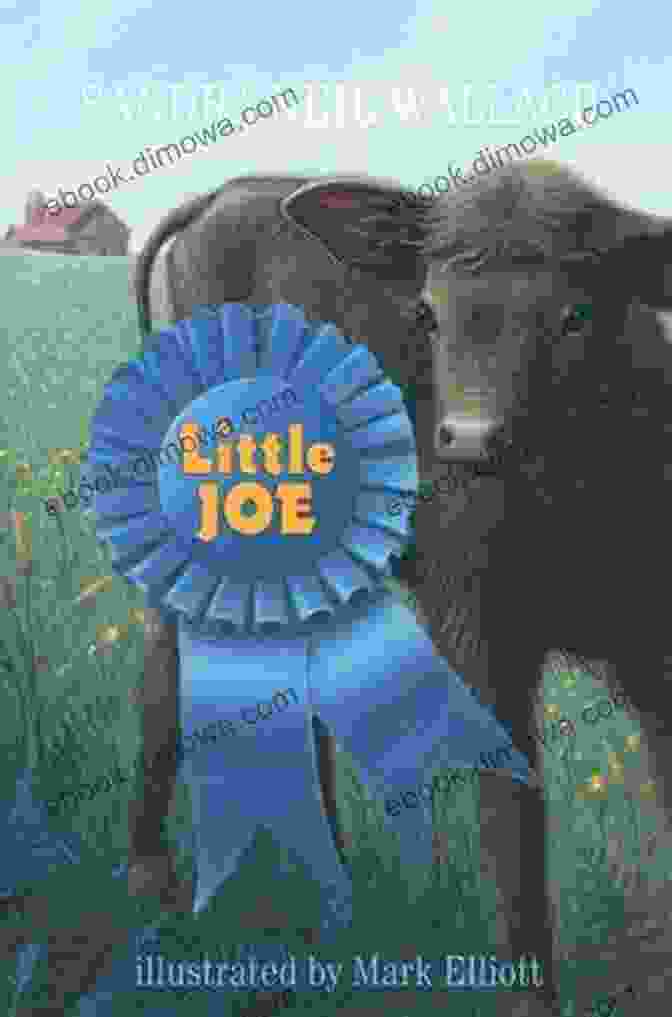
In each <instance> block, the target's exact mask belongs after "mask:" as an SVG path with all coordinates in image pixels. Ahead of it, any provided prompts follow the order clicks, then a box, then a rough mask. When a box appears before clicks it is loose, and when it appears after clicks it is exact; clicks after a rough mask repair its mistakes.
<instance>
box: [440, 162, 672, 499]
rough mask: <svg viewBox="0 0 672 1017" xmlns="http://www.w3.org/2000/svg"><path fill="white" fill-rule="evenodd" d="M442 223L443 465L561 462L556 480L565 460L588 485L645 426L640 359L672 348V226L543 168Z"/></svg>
mask: <svg viewBox="0 0 672 1017" xmlns="http://www.w3.org/2000/svg"><path fill="white" fill-rule="evenodd" d="M428 218H429V222H430V239H429V242H428V247H427V250H428V254H429V258H430V263H431V267H430V275H429V282H428V288H429V291H430V294H431V296H432V300H433V303H434V306H435V311H436V314H437V316H438V318H439V327H440V337H439V339H438V341H437V344H436V348H435V357H436V364H437V367H436V369H437V376H438V379H439V405H438V407H437V410H438V419H437V421H436V431H435V450H436V454H437V456H438V457H439V458H440V459H444V460H446V461H451V460H466V461H474V460H479V459H481V460H483V467H482V472H484V473H487V469H488V466H490V467H492V469H496V466H497V464H498V463H499V464H506V463H507V462H508V463H509V464H514V463H520V462H526V463H527V464H528V466H530V464H533V463H534V461H535V460H536V459H537V458H541V457H544V456H548V455H549V453H551V458H553V457H552V452H553V451H556V452H557V453H558V454H557V456H555V458H554V467H555V469H556V471H557V469H558V467H559V465H560V461H561V459H563V458H564V462H565V464H566V466H567V474H568V475H569V476H571V475H573V474H572V471H574V472H576V473H577V480H578V483H579V484H580V483H581V482H582V481H583V480H585V477H583V475H582V469H578V471H577V470H576V467H577V464H580V463H581V461H582V460H585V463H584V465H587V464H588V463H589V462H591V463H592V468H593V469H597V471H598V473H599V469H600V463H601V462H604V460H605V456H606V457H607V458H608V457H609V455H610V449H612V450H613V449H614V448H616V447H617V446H618V444H619V442H620V443H621V445H620V449H619V451H620V452H622V451H623V445H622V442H623V440H624V437H625V433H626V431H627V427H628V423H627V419H629V416H630V412H631V408H632V409H633V410H634V412H635V413H636V412H637V410H636V406H635V404H634V403H633V402H632V400H635V401H636V393H634V392H633V391H632V386H631V382H632V377H633V374H632V368H633V356H634V358H635V361H636V360H637V358H638V357H639V359H640V360H641V359H642V357H644V358H645V357H646V353H645V352H644V353H643V352H642V350H643V348H644V347H645V346H646V344H647V343H651V344H653V346H655V345H656V344H657V343H658V344H659V343H661V342H663V341H664V340H663V338H662V336H661V331H660V327H659V325H658V321H657V318H656V315H655V313H654V311H653V310H649V309H647V307H644V306H643V305H648V308H653V309H656V308H661V309H662V308H669V307H671V306H672V228H671V227H670V224H669V223H666V222H664V221H662V220H658V219H655V218H653V217H651V216H647V215H644V214H641V213H637V212H634V211H631V210H628V209H624V208H622V207H619V206H617V205H616V204H614V203H613V202H611V201H609V200H607V199H606V198H605V197H603V196H600V195H599V194H598V193H596V191H595V190H593V189H592V188H591V187H589V186H588V185H587V184H586V183H584V182H583V181H582V180H581V179H580V178H579V177H577V176H576V175H574V174H572V173H571V172H569V171H568V170H566V169H564V168H562V167H560V166H558V165H557V164H555V163H546V162H534V161H533V162H529V163H526V164H522V165H517V166H515V167H513V166H512V167H507V168H506V169H505V170H503V171H501V172H499V173H497V174H494V173H493V176H492V178H487V179H484V180H482V181H481V182H480V183H479V184H478V185H477V186H475V187H473V188H470V189H468V190H466V189H465V190H464V191H462V192H460V193H459V194H456V195H451V196H446V197H444V198H443V199H441V200H440V201H439V202H438V203H437V204H436V205H435V207H434V208H433V209H432V210H431V212H430V213H429V217H428ZM653 346H652V347H651V349H653ZM633 350H634V351H635V353H634V354H633ZM661 380H662V379H661ZM631 403H632V406H631ZM609 436H611V439H609ZM530 468H532V467H530ZM556 476H557V477H558V480H560V473H559V472H556ZM565 479H567V478H563V479H562V483H564V482H565Z"/></svg>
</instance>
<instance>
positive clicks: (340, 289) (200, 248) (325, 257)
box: [136, 176, 435, 456]
mask: <svg viewBox="0 0 672 1017" xmlns="http://www.w3.org/2000/svg"><path fill="white" fill-rule="evenodd" d="M425 213H426V207H423V204H422V203H421V202H417V203H414V202H412V201H409V199H408V198H407V197H405V196H404V194H403V193H402V190H401V187H400V185H398V184H396V183H390V182H387V181H379V180H374V179H372V178H367V177H348V178H338V179H327V178H323V179H316V180H310V179H307V178H304V179H299V178H290V177H286V176H285V177H282V176H265V177H261V176H260V177H246V178H240V179H237V180H232V181H230V182H229V183H227V184H226V185H225V186H224V187H222V188H221V189H220V190H219V191H216V192H212V193H211V194H210V195H207V196H204V197H203V198H200V199H197V200H196V202H192V203H191V205H190V206H186V207H185V208H183V209H178V210H177V211H176V212H175V213H172V214H171V216H169V217H168V219H166V220H165V221H164V222H163V223H162V224H160V226H159V227H158V228H157V230H156V231H155V234H154V235H153V237H152V238H150V240H149V241H148V244H147V246H146V248H145V252H143V254H142V255H141V256H140V259H139V264H138V274H137V276H136V286H137V292H138V297H139V299H140V303H141V320H142V317H143V314H142V311H143V307H142V304H143V294H145V297H144V305H145V306H144V311H145V312H146V311H147V306H146V305H147V303H153V306H152V307H151V308H150V309H149V310H150V311H151V313H152V315H153V316H154V320H155V321H156V320H159V319H161V320H163V321H165V320H166V319H167V320H170V321H179V320H181V319H183V318H187V317H189V316H190V315H191V314H192V311H193V309H194V307H196V306H197V305H203V304H211V305H217V304H222V303H225V302H228V301H245V302H247V303H250V304H253V305H264V304H269V303H279V302H286V303H290V304H295V305H297V306H299V307H301V308H302V309H303V310H304V312H305V313H306V315H307V317H308V318H309V319H310V320H316V321H326V322H332V323H334V324H335V325H336V326H337V327H338V328H339V329H340V330H341V331H342V332H343V333H344V334H345V335H346V336H348V337H349V338H351V339H352V340H353V341H354V342H362V343H365V344H366V345H367V346H368V347H369V348H370V350H371V351H372V353H373V354H374V355H375V356H376V357H377V358H378V361H379V363H380V364H381V367H382V369H383V371H384V372H385V374H386V375H388V376H389V377H390V378H391V379H392V381H393V382H395V383H396V384H398V385H399V386H400V387H401V388H402V390H403V391H404V394H405V397H406V399H407V404H408V405H409V410H410V411H411V414H412V415H414V416H415V421H414V422H415V426H416V437H417V444H418V449H419V452H420V453H421V456H422V450H423V449H425V450H426V451H427V453H428V454H431V448H432V434H433V429H434V421H435V414H434V411H433V409H432V404H433V399H434V391H433V384H432V360H431V341H430V330H431V325H432V315H431V311H429V308H428V306H427V304H426V302H425V301H423V299H422V294H423V289H424V285H425V280H426V274H427V269H426V261H425V259H424V250H423V246H424V238H425V233H424V215H425ZM171 237H172V238H173V241H172V246H171V247H170V249H169V250H168V253H167V255H166V254H164V255H163V257H164V259H165V267H164V268H162V269H161V268H160V267H159V266H155V265H154V261H155V256H156V254H157V252H158V251H159V248H160V247H161V245H162V244H164V243H165V242H166V240H167V239H168V238H171ZM152 270H153V271H154V276H155V278H154V280H153V281H152V283H151V285H150V279H149V277H150V274H151V273H152ZM152 293H155V294H156V295H157V296H156V297H155V298H154V300H153V301H152V298H151V295H152ZM157 305H158V306H157ZM428 312H429V313H428ZM145 318H147V315H146V313H145ZM148 324H149V322H148V321H147V320H145V321H144V325H145V330H146V329H147V326H148Z"/></svg>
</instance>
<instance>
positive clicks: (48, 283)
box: [0, 255, 672, 1017]
mask: <svg viewBox="0 0 672 1017" xmlns="http://www.w3.org/2000/svg"><path fill="white" fill-rule="evenodd" d="M0 285H1V286H2V288H3V292H4V293H6V294H7V295H8V299H6V300H5V301H4V302H3V311H4V314H3V321H2V324H1V325H0V330H1V331H2V333H3V341H4V344H5V348H6V365H7V368H6V369H7V387H6V391H5V398H4V400H3V403H2V418H1V420H0V577H2V578H0V677H1V679H2V691H1V693H0V695H1V697H2V698H1V699H0V738H1V739H2V748H3V757H2V758H3V759H4V765H3V766H2V767H1V768H0V802H2V803H4V806H3V807H4V809H5V813H4V814H5V815H7V814H8V811H9V809H10V807H11V805H12V804H13V802H14V797H15V782H16V779H17V776H18V775H19V774H20V772H21V771H22V770H23V768H24V767H25V766H26V765H27V766H29V767H30V769H31V772H32V774H33V780H34V793H35V797H36V799H37V800H38V801H45V802H46V801H51V800H53V799H55V798H56V796H57V795H58V793H59V792H60V791H61V790H64V789H66V788H68V787H74V786H78V785H79V784H81V783H92V782H93V781H95V780H96V779H97V778H98V777H99V776H102V775H104V774H106V773H109V772H111V771H112V769H113V767H114V766H115V765H117V766H118V767H119V768H120V769H121V770H122V771H124V772H126V773H128V772H129V771H130V769H131V766H132V761H133V759H134V757H135V753H136V749H137V744H138V730H139V728H138V718H137V715H136V708H135V705H134V701H133V690H134V689H135V686H136V683H137V680H138V676H139V673H140V667H141V659H142V634H141V628H140V624H139V623H140V621H141V617H142V606H143V600H142V595H141V594H140V593H139V592H137V591H135V590H134V589H132V588H131V587H130V586H129V585H128V584H126V583H125V582H124V581H123V580H121V579H119V578H117V577H114V578H106V577H111V576H112V572H111V569H110V565H109V560H108V556H107V552H106V550H105V549H104V548H102V547H101V546H99V545H98V543H97V541H96V538H95V534H94V530H93V520H92V518H91V515H90V513H88V512H86V511H81V507H78V508H74V509H72V510H69V511H64V512H62V513H60V514H59V515H57V516H50V515H48V514H47V512H46V511H45V508H44V504H43V499H44V498H45V497H47V496H49V495H55V494H57V493H60V492H62V491H64V490H66V489H67V488H69V487H70V486H71V485H74V486H75V487H76V483H77V478H78V473H79V466H78V463H79V461H80V459H81V456H82V454H84V453H85V449H86V443H87V427H88V420H89V418H90V415H91V413H92V411H93V410H94V408H95V407H96V405H97V403H98V401H99V399H100V396H101V394H102V388H103V385H104V383H105V382H106V380H107V379H108V378H109V376H110V374H111V373H112V370H113V369H114V367H115V366H117V365H118V364H120V363H122V362H124V361H125V360H127V359H129V358H130V357H132V356H133V355H134V354H135V353H136V351H137V349H138V346H139V336H138V332H137V327H136V323H135V316H134V309H133V307H132V305H131V302H130V298H129V295H128V286H127V264H126V261H125V259H121V258H119V259H117V258H106V259H94V258H91V259H86V258H61V257H57V256H53V257H41V258H36V257H31V256H28V255H23V256H21V255H19V256H5V257H3V258H1V259H0ZM13 512H17V513H21V514H22V515H20V516H19V517H18V524H17V523H16V520H17V517H16V516H12V515H11V513H13ZM17 525H18V532H17ZM28 537H29V538H30V539H29V540H28ZM28 562H30V565H29V564H28ZM22 573H29V574H22ZM98 580H103V581H102V582H100V583H98V585H95V584H96V583H97V581H98ZM83 590H87V591H88V594H87V595H86V596H85V597H83V598H82V599H81V600H78V598H79V597H80V594H82V591H83ZM606 695H607V693H606V692H605V690H604V688H602V687H601V686H599V685H598V684H597V683H596V682H595V681H594V680H593V679H591V678H590V677H589V676H588V675H587V674H583V673H580V672H573V671H571V669H569V668H568V667H567V666H565V665H564V664H563V662H562V660H561V659H560V658H553V659H550V658H549V661H548V669H547V672H546V674H545V679H544V702H545V711H546V717H547V723H546V734H547V735H548V736H549V737H548V744H547V748H546V751H545V766H544V777H545V782H546V794H547V796H548V799H549V802H550V810H551V829H550V846H551V878H552V880H553V883H554V886H555V889H556V894H555V895H556V897H557V899H558V900H559V901H560V908H561V912H560V919H561V928H560V940H561V945H562V948H563V952H564V954H565V956H566V959H565V961H564V962H563V1000H564V1014H565V1017H574V1014H577V1013H581V1014H583V1012H584V1010H585V1008H586V1006H588V1005H589V1004H590V1003H591V1002H594V1003H595V1004H596V1005H597V1003H598V1002H599V1001H600V1000H602V1001H603V1000H605V999H606V997H607V995H608V994H609V993H610V992H611V991H614V990H615V989H616V988H617V987H618V986H622V985H624V984H627V983H628V982H631V983H632V984H633V985H634V987H635V990H636V991H637V993H638V1002H639V1003H640V1006H641V1005H643V1006H644V1010H645V1012H646V1013H647V1017H648V1015H650V1014H654V1013H657V1012H660V1013H663V1012H667V1010H668V1007H669V1001H668V1007H666V1008H665V1010H664V1011H663V1009H662V1005H663V1003H664V998H663V994H661V993H660V992H659V989H660V988H662V982H661V981H660V979H661V978H662V976H663V975H664V973H665V968H666V963H667V960H666V958H667V957H668V956H669V954H670V942H669V935H667V934H666V928H665V922H664V915H665V912H666V908H667V910H668V911H672V904H670V903H668V904H667V905H666V903H665V900H666V898H665V894H664V892H662V890H661V888H662V886H663V883H664V879H665V873H666V872H667V871H669V868H670V859H671V858H672V854H671V853H670V849H669V846H668V845H667V844H665V843H663V838H662V836H660V833H659V832H658V833H657V831H659V821H658V817H657V813H656V808H655V805H654V803H653V801H652V788H651V785H650V783H649V782H648V780H649V778H648V770H647V766H646V759H645V752H644V747H643V746H640V745H639V741H638V737H637V735H638V732H637V727H636V724H635V723H634V721H633V720H632V719H630V718H629V717H628V715H627V712H626V711H624V710H616V711H615V712H614V713H613V715H612V716H611V717H609V718H606V719H601V720H600V721H599V723H597V724H595V725H591V724H588V723H586V722H584V721H582V720H581V712H582V710H583V709H584V707H585V706H586V705H587V704H589V703H591V702H597V701H598V700H600V699H603V698H605V697H606ZM563 718H569V719H571V720H573V721H574V722H575V725H576V732H575V734H572V733H571V731H570V729H569V726H568V725H566V724H563V725H561V723H560V722H561V720H562V719H563ZM340 760H341V761H340V771H339V782H340V791H341V800H342V807H343V814H344V816H345V820H346V826H347V829H348V831H349V834H350V837H351V850H352V855H353V864H354V871H355V883H356V894H355V907H356V911H355V922H354V927H353V930H352V932H351V934H349V935H348V937H347V942H343V943H342V944H341V946H340V951H341V957H340V959H343V958H351V957H352V956H354V955H355V954H372V953H374V952H376V951H378V952H380V953H381V954H383V955H384V956H386V957H390V958H411V957H414V956H415V954H416V953H418V952H420V953H422V954H424V955H425V956H429V957H432V956H437V955H439V954H444V953H447V954H469V953H476V954H490V953H497V923H496V915H497V901H496V897H495V894H494V891H493V888H492V886H491V885H490V884H489V883H488V881H487V879H486V878H485V877H482V876H481V874H480V872H479V867H478V864H477V863H476V859H477V857H478V826H477V823H476V815H477V802H476V800H475V797H474V791H473V790H472V788H471V787H467V788H466V789H464V790H463V791H460V792H454V793H453V794H452V795H451V796H450V801H449V802H447V803H441V802H439V804H438V814H437V817H436V833H437V846H438V851H439V853H440V854H441V856H442V860H441V862H440V863H439V862H437V863H436V864H435V866H434V868H433V870H432V872H431V873H428V874H427V876H428V881H427V884H426V888H425V891H424V895H423V897H422V903H421V906H419V907H416V908H410V907H409V906H408V905H407V903H406V901H407V898H408V891H409V886H408V882H407V875H406V874H405V873H404V872H403V871H400V870H399V868H398V867H396V866H395V865H394V864H393V861H394V852H395V844H394V841H393V839H392V838H391V837H390V836H389V833H387V832H386V831H385V829H384V828H383V821H382V816H383V812H382V802H380V801H376V802H374V803H373V807H369V804H370V803H367V800H366V797H365V795H364V794H363V792H362V789H361V787H360V785H359V782H358V781H357V776H356V772H355V770H354V767H353V765H352V761H351V760H350V759H349V758H348V756H347V753H342V754H341V757H340ZM128 786H129V785H128V784H124V785H121V786H120V787H119V786H116V787H115V789H113V790H112V791H101V792H100V793H99V794H97V795H96V796H95V797H94V798H93V799H92V800H91V801H89V802H82V803H81V804H80V805H79V806H77V807H76V809H75V810H73V811H70V812H66V813H63V814H61V815H59V814H57V813H56V812H55V811H54V810H52V814H51V816H50V817H49V819H48V822H47V829H46V833H47V834H48V835H49V836H50V837H51V838H52V839H56V838H58V837H59V836H61V835H63V837H64V838H65V839H66V841H67V844H69V845H70V847H69V848H68V850H69V851H70V856H69V860H68V856H67V852H66V854H61V856H59V857H58V858H56V860H55V861H54V862H53V863H52V864H51V866H49V864H47V862H44V863H42V862H39V859H38V860H36V859H35V858H32V861H31V857H29V856H30V853H31V850H32V849H29V848H27V847H26V843H25V842H19V841H18V839H16V837H15V832H14V827H11V826H9V827H7V828H6V830H7V833H6V835H5V837H4V838H3V853H2V867H3V877H2V885H3V886H5V887H12V886H21V885H25V884H26V883H30V882H33V881H34V880H35V879H36V878H38V876H36V875H35V873H38V875H39V879H40V881H41V882H42V885H43V888H44V890H45V892H48V893H49V894H50V895H51V896H52V897H53V899H54V901H55V902H56V905H57V908H58V909H59V911H60V909H62V911H63V915H64V916H65V915H67V917H68V918H69V919H70V920H71V921H72V918H73V915H76V909H77V907H78V906H82V902H83V901H84V900H85V899H87V898H88V899H89V900H90V899H91V897H95V899H96V900H97V901H98V902H104V901H106V900H107V901H109V906H110V908H122V907H123V906H124V903H123V894H120V893H119V887H118V883H115V881H113V879H112V875H111V873H112V868H113V867H114V866H115V865H117V864H119V863H120V862H121V861H123V860H124V856H125V852H126V848H127V829H126V808H127V795H128V790H127V789H128ZM190 821H191V818H190V804H189V801H188V798H187V796H186V794H185V793H184V792H183V791H180V794H179V795H178V798H177V801H176V803H175V809H174V814H173V816H172V820H171V823H172V829H173V831H177V830H178V828H179V827H181V826H183V825H188V824H190ZM7 846H8V850H6V848H7ZM64 850H65V849H64ZM281 854H282V850H281V848H280V847H279V846H278V845H275V844H273V843H271V842H269V841H268V840H266V839H265V838H263V837H260V838H259V841H258V844H257V849H256V851H255V852H254V853H253V856H252V858H251V859H250V861H249V863H248V864H247V865H246V866H245V868H244V869H243V871H241V873H240V874H239V876H237V877H236V878H235V879H234V880H232V881H231V885H230V886H229V887H227V891H226V894H225V895H224V894H220V895H219V896H218V897H217V898H216V899H215V901H214V902H213V903H212V905H211V906H210V907H209V908H208V910H207V912H206V913H205V914H204V915H202V916H200V917H199V918H198V919H196V918H191V917H190V918H188V919H184V920H182V921H179V922H178V921H176V920H170V919H166V920H165V924H164V926H163V929H162V939H161V949H162V953H163V954H164V955H165V956H167V957H174V958H189V957H193V958H196V957H198V956H200V955H201V954H203V953H205V952H207V951H208V950H209V952H210V955H211V956H213V955H214V956H217V957H218V958H222V957H223V956H224V954H225V953H226V952H227V950H228V949H229V948H233V947H234V946H235V944H237V943H240V942H244V941H248V940H250V941H251V939H252V933H251V932H250V929H249V918H248V916H249V914H250V910H251V909H252V910H254V907H256V906H257V905H255V903H254V902H255V901H257V902H258V901H259V900H261V901H262V902H263V901H264V900H272V902H273V909H274V910H275V911H276V913H280V914H282V913H288V914H291V916H292V924H295V925H296V926H301V925H304V926H310V925H311V919H312V917H313V912H312V905H313V895H312V894H311V892H310V886H309V884H308V883H306V881H305V878H304V877H303V876H302V874H301V873H300V872H295V873H294V874H291V875H289V876H288V877H287V880H286V882H285V883H284V884H283V885H278V884H277V882H272V881H271V878H270V875H269V873H270V872H271V869H272V865H273V862H274V860H275V859H276V858H277V856H278V855H281ZM189 863H190V860H189V858H187V857H183V858H182V859H181V865H184V866H185V867H186V866H188V865H189ZM31 866H32V868H31ZM654 898H655V903H654ZM640 911H642V912H645V911H646V912H648V913H649V915H650V916H651V915H652V916H653V917H649V920H648V922H644V921H639V924H638V915H639V912H640ZM287 945H288V946H290V948H292V950H293V952H294V953H295V954H297V955H302V954H303V955H305V954H306V952H307V949H306V947H305V946H304V945H303V944H300V943H296V944H295V945H292V942H291V941H289V942H288V944H287ZM333 959H339V956H338V954H335V955H334V958H333ZM349 967H350V964H349V961H348V963H346V970H349ZM0 974H2V975H4V977H2V978H0V1012H2V1013H11V1012H12V999H13V993H14V986H13V980H12V979H13V975H14V968H13V966H5V969H4V972H1V973H0ZM40 977H41V969H40V967H39V965H38V969H37V974H36V983H37V985H38V986H39V982H40ZM577 978H578V979H579V981H580V982H581V984H582V986H583V989H582V993H581V997H580V999H581V1009H577V1007H576V1005H575V1002H574V1001H575V999H576V990H575V981H576V979H577ZM667 988H668V994H669V984H668V986H667ZM349 992H350V990H349V989H348V988H347V986H344V987H343V989H337V990H336V991H335V992H333V993H331V994H325V993H318V992H315V993H308V994H301V993H299V994H297V997H296V1002H295V1009H296V1011H306V1012H307V1011H308V1009H314V1008H315V1007H316V1006H318V1007H319V1012H320V1015H321V1017H328V1015H330V1014H335V1013H336V1012H337V1010H342V1008H345V1010H346V1011H347V1012H349V1013H353V1014H362V1013H367V1014H369V1013H370V1014H374V1013H379V1012H380V1013H383V1012H389V1011H392V1012H394V1013H399V1014H400V1015H401V1017H403V1015H404V1014H407V1015H409V1017H410V1014H411V1013H412V1014H413V1015H414V1017H415V1015H422V1014H424V1013H425V1012H426V1013H430V1012H431V1013H436V1012H437V1010H438V1009H444V1010H445V1007H446V1003H447V1002H448V1001H447V999H446V996H445V995H444V994H443V993H440V992H437V991H434V992H432V993H427V994H426V993H420V994H411V993H407V992H399V993H384V994H378V993H366V994H365V995H364V994H363V993H361V992H360V993H354V994H353V993H352V992H350V995H348V993H349ZM132 995H133V997H134V998H133V999H131V998H129V997H128V996H126V997H125V998H124V996H122V995H120V997H119V1001H118V1007H117V1010H118V1013H119V1014H120V1015H122V1014H127V1013H128V1012H129V1011H130V1012H141V1009H142V995H141V994H140V993H134V994H132ZM498 995H500V994H499V993H498ZM206 997H207V994H205V993H198V992H192V993H190V994H186V995H184V994H182V995H178V993H174V994H173V995H172V996H171V995H170V994H168V993H164V994H162V998H161V1002H162V1003H163V1004H164V1005H165V1006H166V1012H167V1013H170V1012H174V1013H175V1014H177V1015H180V1014H187V1013H189V1014H190V1015H193V1017H198V1015H199V1014H206V1013H208V1012H214V1011H212V1010H210V1011H208V1009H207V1007H208V1000H207V998H206ZM625 998H626V999H627V997H625ZM586 999H587V1002H586ZM217 1000H218V1002H217V1012H218V1013H219V1014H222V1015H223V1017H226V1015H228V1014H231V1015H233V1014H237V1013H239V1012H241V1010H242V1008H243V1007H244V1006H245V1004H246V1000H247V997H246V995H245V994H244V993H243V994H240V995H236V996H229V995H228V994H224V993H218V994H217ZM496 1002H497V1001H496V1000H495V999H494V998H492V996H491V995H490V994H488V993H480V994H469V995H468V996H466V995H462V994H459V993H453V995H452V996H451V997H450V1001H449V1006H450V1008H451V1014H454V1015H455V1017H462V1015H464V1017H475V1015H477V1014H482V1015H483V1017H487V1015H489V1014H491V1013H492V1014H493V1015H494V1014H495V1004H496ZM211 1005H212V1004H211ZM628 1008H629V1009H628ZM498 1012H499V1011H498ZM595 1012H598V1011H597V1010H596V1011H595ZM600 1012H602V1013H605V1014H607V1013H613V1014H615V1015H617V1014H619V1013H624V1014H625V1013H632V1012H633V1004H632V1003H624V1005H623V1006H622V1007H621V1005H620V1003H619V1004H617V1005H616V1006H615V1007H614V1008H613V1009H611V1008H609V1007H605V1008H604V1009H603V1010H601V1011H600Z"/></svg>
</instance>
